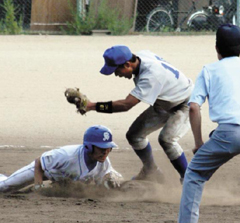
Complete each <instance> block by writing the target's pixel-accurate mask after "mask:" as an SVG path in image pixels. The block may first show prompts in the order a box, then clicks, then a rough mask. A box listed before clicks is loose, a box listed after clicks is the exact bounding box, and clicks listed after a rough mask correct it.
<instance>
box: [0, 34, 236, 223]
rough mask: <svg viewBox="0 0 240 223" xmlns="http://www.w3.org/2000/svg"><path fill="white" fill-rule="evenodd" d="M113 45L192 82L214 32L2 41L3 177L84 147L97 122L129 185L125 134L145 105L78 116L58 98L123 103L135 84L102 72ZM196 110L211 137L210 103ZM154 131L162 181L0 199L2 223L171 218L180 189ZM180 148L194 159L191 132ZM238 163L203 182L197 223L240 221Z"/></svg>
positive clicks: (211, 57) (211, 56)
mask: <svg viewBox="0 0 240 223" xmlns="http://www.w3.org/2000/svg"><path fill="white" fill-rule="evenodd" d="M115 44H125V45H128V46H129V47H130V48H131V49H132V51H133V52H136V51H139V50H142V49H149V50H152V51H154V52H156V53H157V54H159V55H160V56H162V57H163V58H164V59H165V60H167V61H169V62H170V63H172V64H173V65H175V66H176V67H178V68H179V69H180V70H182V71H183V72H184V73H185V74H186V75H187V76H188V77H190V78H191V79H192V80H193V81H195V79H196V76H197V74H198V73H199V71H200V70H201V68H202V66H203V65H204V64H206V63H210V62H213V61H215V60H216V59H217V56H216V53H215V49H214V44H215V37H214V36H175V37H166V36H164V37H157V36H141V35H139V36H123V37H117V36H116V37H113V36H76V37H75V36H72V37H70V36H41V35H40V36H0V49H1V50H0V61H1V68H2V69H1V70H2V71H1V75H0V76H1V81H0V85H1V88H0V89H1V95H0V173H3V174H11V173H12V172H13V171H15V170H17V169H18V168H20V167H22V166H24V165H26V164H28V163H30V162H31V161H32V160H34V159H35V158H36V157H38V156H40V155H41V154H42V153H43V152H44V151H46V150H49V149H53V148H56V147H58V146H62V145H68V144H81V143H82V136H83V132H84V131H85V130H86V128H87V127H89V126H90V125H94V124H103V125H106V126H108V127H109V128H111V129H112V131H113V136H114V141H115V142H116V143H117V144H118V146H119V147H118V149H115V150H113V152H112V153H111V154H110V158H111V161H112V164H113V166H114V167H115V168H116V170H118V171H119V172H121V173H122V174H123V176H124V178H125V180H126V181H128V180H130V179H131V177H132V176H134V175H135V174H136V173H137V172H138V171H139V170H140V168H141V163H140V161H139V160H138V158H137V157H136V155H135V154H134V152H133V151H132V150H131V148H130V147H129V145H128V143H127V141H126V139H125V133H126V131H127V129H128V127H129V125H130V124H131V123H132V121H133V120H134V119H135V118H136V117H137V116H138V115H139V114H140V113H141V111H142V110H143V109H144V108H146V107H147V105H146V104H143V103H141V104H140V105H137V106H136V107H135V108H133V109H132V110H130V111H129V112H127V113H117V114H112V115H106V114H99V113H96V112H90V113H88V114H87V115H86V116H80V115H79V114H77V113H76V112H75V108H74V106H70V105H69V104H68V103H67V102H66V100H65V98H64V94H63V92H64V90H65V89H66V87H79V88H80V90H81V91H83V92H84V93H86V94H87V95H88V97H89V98H90V99H91V100H92V101H100V100H101V101H108V100H115V99H121V98H125V97H126V96H127V94H128V93H129V92H130V90H131V89H132V88H133V81H129V80H127V79H119V78H117V79H116V77H114V76H113V75H112V76H108V77H106V76H103V75H100V74H99V70H100V68H101V66H102V65H103V58H102V54H103V52H104V50H105V49H106V48H108V47H110V46H112V45H115ZM202 114H203V136H204V139H205V140H207V139H208V134H209V132H210V131H211V130H212V129H213V128H215V126H216V125H215V124H213V123H211V122H210V121H209V118H208V108H207V106H206V105H204V106H203V108H202ZM157 135H158V133H157V132H156V133H153V134H152V135H150V136H149V139H150V141H151V143H152V146H153V149H154V157H155V159H156V161H157V163H158V165H159V166H160V167H161V169H162V170H163V172H164V175H165V182H164V184H163V185H156V184H154V183H146V182H145V183H143V182H142V183H139V182H135V183H134V182H132V181H130V182H127V183H126V184H125V185H124V187H123V188H121V189H120V190H117V191H107V190H98V189H96V188H91V190H90V191H89V188H85V187H81V188H79V190H76V191H74V190H73V191H72V192H71V193H70V194H65V195H64V194H63V195H62V196H59V194H58V195H54V194H53V193H51V194H47V195H46V194H41V193H33V192H31V193H27V192H24V193H17V194H0V222H1V223H2V222H16V223H18V222H21V223H22V222H36V223H37V222H45V223H47V222H55V223H56V222H109V223H110V222H136V223H137V222H160V223H173V222H176V220H177V214H178V205H179V201H180V196H181V185H180V182H179V178H178V174H177V173H176V171H175V170H173V168H172V166H171V164H170V163H169V161H168V160H167V157H166V155H165V154H164V153H163V151H162V150H161V148H160V146H159V145H158V142H157ZM180 143H181V145H182V147H183V149H184V151H185V152H186V155H187V159H188V160H189V161H190V160H191V158H192V153H191V149H192V147H193V138H192V134H191V131H189V132H188V133H187V135H186V136H185V137H184V138H182V139H181V140H180ZM239 159H240V158H239V157H236V158H234V159H233V160H231V161H230V162H229V163H227V164H226V165H225V166H223V167H222V168H221V169H220V170H219V171H217V172H216V174H215V175H214V176H213V178H212V179H211V181H210V182H208V183H207V184H206V187H205V190H204V195H203V201H202V206H201V209H200V220H199V223H215V222H217V223H239V222H240V215H239V208H240V200H239V195H240V191H239V186H240V179H239V176H238V172H237V171H236V168H237V166H238V163H239Z"/></svg>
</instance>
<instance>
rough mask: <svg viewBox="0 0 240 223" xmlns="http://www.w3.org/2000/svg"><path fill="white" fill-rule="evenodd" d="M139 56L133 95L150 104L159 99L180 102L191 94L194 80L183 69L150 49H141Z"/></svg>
mask: <svg viewBox="0 0 240 223" xmlns="http://www.w3.org/2000/svg"><path fill="white" fill-rule="evenodd" d="M137 56H138V57H139V58H140V59H141V64H140V69H139V74H138V75H136V76H135V77H134V82H135V88H134V89H133V90H132V91H131V93H130V94H131V95H133V96H134V97H136V98H138V99H139V100H140V101H143V102H145V103H147V104H150V105H153V104H154V103H155V101H156V100H157V99H159V100H164V101H170V102H178V101H182V100H184V99H186V98H188V97H189V96H190V95H191V91H192V88H193V84H192V81H191V80H190V79H188V78H187V77H186V76H185V75H184V74H183V73H182V72H181V71H179V70H177V69H176V68H174V67H173V66H171V65H170V64H169V63H167V62H166V61H164V60H163V59H162V58H160V57H159V56H157V55H156V54H154V53H152V52H150V51H148V50H144V51H140V52H139V53H137Z"/></svg>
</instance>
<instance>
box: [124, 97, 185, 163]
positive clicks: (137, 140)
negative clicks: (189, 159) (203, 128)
mask: <svg viewBox="0 0 240 223" xmlns="http://www.w3.org/2000/svg"><path fill="white" fill-rule="evenodd" d="M187 102H188V99H186V100H184V101H180V102H176V103H171V102H168V101H161V100H157V101H156V102H155V104H154V106H150V107H149V108H148V109H146V110H145V111H144V112H143V113H142V114H141V115H140V116H139V117H138V118H137V119H136V120H135V121H134V122H133V123H132V125H131V126H130V128H129V130H128V132H127V134H126V137H127V139H128V142H129V144H130V145H131V146H132V147H133V149H134V150H141V149H144V148H145V147H146V146H147V144H148V139H147V135H149V134H150V133H152V132H154V131H156V130H160V129H161V130H160V133H159V137H158V141H159V144H160V145H161V147H162V148H163V150H164V152H165V153H166V155H167V156H168V158H169V159H170V160H175V159H177V158H178V157H179V156H181V154H182V152H183V149H182V148H181V146H180V145H179V144H178V140H179V139H180V138H181V137H182V136H184V135H185V134H186V133H187V131H188V130H189V128H190V123H189V115H188V113H189V108H188V105H187Z"/></svg>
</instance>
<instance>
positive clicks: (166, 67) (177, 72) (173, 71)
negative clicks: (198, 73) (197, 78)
mask: <svg viewBox="0 0 240 223" xmlns="http://www.w3.org/2000/svg"><path fill="white" fill-rule="evenodd" d="M156 58H157V59H158V60H160V61H163V59H162V58H160V57H158V56H156ZM161 64H162V66H163V67H164V68H165V69H167V70H169V71H171V72H172V73H173V74H174V75H175V77H176V78H177V79H178V78H179V71H178V70H174V69H173V68H172V67H170V66H168V65H167V64H165V63H161Z"/></svg>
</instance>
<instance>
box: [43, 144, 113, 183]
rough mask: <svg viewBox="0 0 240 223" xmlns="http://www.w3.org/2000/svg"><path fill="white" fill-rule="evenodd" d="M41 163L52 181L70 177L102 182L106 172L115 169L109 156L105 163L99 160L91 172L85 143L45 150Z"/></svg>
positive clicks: (45, 173)
mask: <svg viewBox="0 0 240 223" xmlns="http://www.w3.org/2000/svg"><path fill="white" fill-rule="evenodd" d="M41 165H42V169H43V170H44V175H45V176H46V177H47V178H48V179H49V180H52V181H59V180H61V179H65V178H70V179H72V180H81V181H83V182H89V181H92V180H94V182H95V183H97V184H100V183H101V182H102V178H103V176H104V175H105V174H107V173H109V172H111V171H114V169H113V168H112V165H111V163H110V160H109V158H108V157H107V159H106V160H105V161H104V162H103V163H100V162H97V165H96V166H95V167H94V169H93V170H91V171H90V172H89V170H88V168H87V166H86V163H85V160H84V147H83V145H71V146H64V147H61V148H60V149H54V150H50V151H48V152H45V153H43V154H42V156H41Z"/></svg>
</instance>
